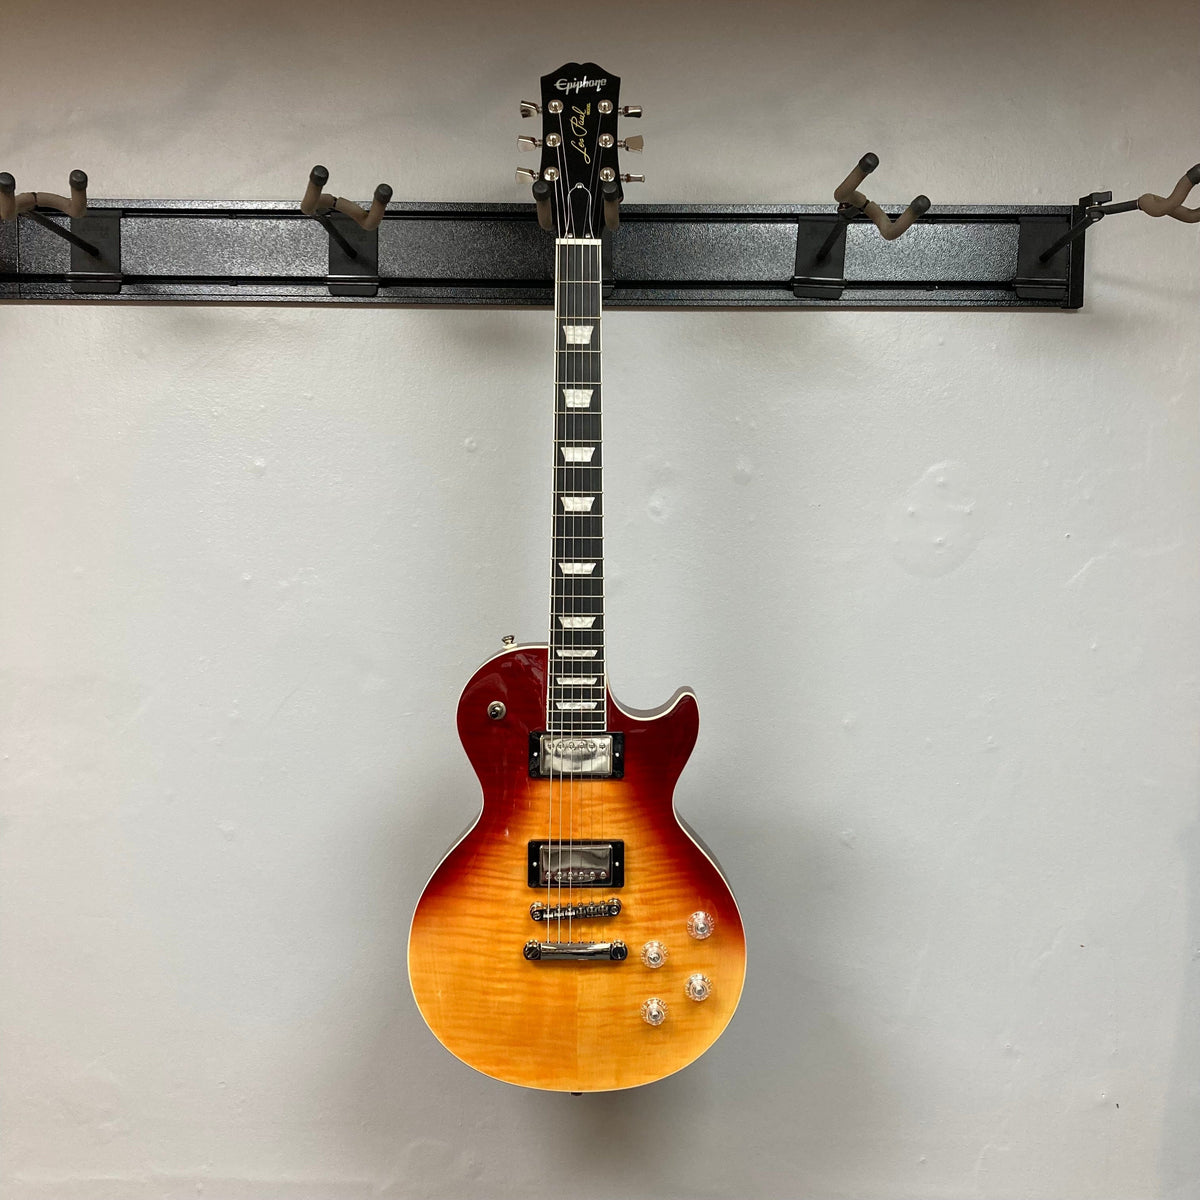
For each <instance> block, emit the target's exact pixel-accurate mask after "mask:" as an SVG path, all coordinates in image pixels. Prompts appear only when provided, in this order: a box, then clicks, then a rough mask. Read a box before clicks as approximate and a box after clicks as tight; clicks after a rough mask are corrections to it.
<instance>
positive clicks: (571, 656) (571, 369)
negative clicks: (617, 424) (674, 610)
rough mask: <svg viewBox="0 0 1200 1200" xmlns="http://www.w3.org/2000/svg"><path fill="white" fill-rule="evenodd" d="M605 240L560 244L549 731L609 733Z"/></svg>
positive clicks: (556, 300) (565, 240)
mask: <svg viewBox="0 0 1200 1200" xmlns="http://www.w3.org/2000/svg"><path fill="white" fill-rule="evenodd" d="M600 288H601V284H600V242H599V240H597V239H591V238H559V239H558V240H557V241H556V243H555V269H554V326H555V339H556V342H555V355H554V364H555V376H554V517H553V540H552V546H551V579H550V671H549V682H548V686H547V692H546V728H547V730H548V731H550V732H552V733H591V732H596V731H600V730H603V729H604V727H605V671H604V503H603V459H602V448H601V413H600V392H601V386H600V379H601V376H600V348H601V346H600Z"/></svg>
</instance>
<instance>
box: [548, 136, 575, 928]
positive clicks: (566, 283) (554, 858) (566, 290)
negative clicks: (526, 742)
mask: <svg viewBox="0 0 1200 1200" xmlns="http://www.w3.org/2000/svg"><path fill="white" fill-rule="evenodd" d="M558 131H559V140H558V153H557V155H556V157H557V159H558V178H557V179H556V180H555V191H556V193H557V195H558V211H559V225H560V228H561V229H562V231H563V236H564V237H570V233H571V219H572V218H571V209H570V205H569V204H568V203H567V190H566V185H567V163H566V157H565V147H566V140H567V139H566V131H565V129H564V128H563V118H562V113H561V112H560V113H559V114H558ZM556 257H557V259H558V263H557V265H558V268H559V272H560V273H561V278H562V284H561V287H562V297H563V299H564V300H565V307H566V309H567V312H566V313H560V315H559V318H558V320H557V322H556V324H555V330H554V350H555V361H554V376H555V389H554V408H555V414H554V425H555V429H554V443H555V446H554V458H555V462H554V466H555V475H554V479H555V482H556V483H557V481H558V478H559V476H558V471H559V469H560V468H559V464H558V456H559V453H560V451H559V445H560V439H559V436H558V400H559V396H561V395H563V386H564V385H563V383H562V381H561V379H560V377H559V375H560V373H559V353H560V352H559V346H560V344H561V345H562V346H563V347H564V350H563V351H562V365H563V368H564V370H563V372H562V377H563V378H565V377H566V369H565V368H566V365H567V360H568V355H567V353H566V350H565V347H566V344H567V343H566V335H565V334H564V333H563V332H562V330H563V326H564V324H565V323H566V322H567V321H568V320H569V311H570V252H569V248H568V247H567V246H566V245H565V244H563V245H559V246H558V247H557V253H556ZM563 461H564V463H565V461H566V458H565V456H564V458H563ZM562 480H563V484H564V486H565V484H566V482H567V472H566V470H565V469H563V473H562ZM553 519H554V522H555V526H557V524H558V513H557V511H556V512H555V513H554V518H553ZM564 528H565V523H564ZM552 531H553V533H554V539H553V542H554V555H553V558H552V560H551V563H550V595H551V604H550V609H551V616H550V629H551V652H550V654H549V655H548V657H547V662H546V680H547V687H546V694H547V708H548V712H549V714H550V717H549V719H548V721H547V726H546V728H547V730H550V731H552V732H551V745H552V746H553V744H554V741H555V740H557V741H558V743H559V770H558V844H557V846H548V847H547V856H546V857H547V862H548V863H553V864H555V866H556V867H557V870H556V871H555V872H554V873H553V874H551V875H549V878H548V879H547V885H548V888H549V885H550V884H551V883H552V882H556V883H557V897H558V910H557V918H558V919H557V924H556V929H555V939H556V940H557V941H559V942H561V941H562V870H563V865H562V817H563V790H564V789H563V783H564V779H563V776H564V774H565V772H564V762H563V759H562V741H563V732H562V725H563V723H562V721H561V720H560V719H559V718H558V716H557V715H555V714H554V703H553V699H552V697H553V695H554V677H555V676H554V667H555V662H554V659H555V655H554V648H553V643H554V640H555V638H556V637H557V638H558V639H559V642H560V644H561V645H562V646H564V647H565V645H566V643H565V641H563V640H562V634H561V632H560V631H559V630H556V629H555V628H554V625H555V619H556V617H555V607H556V606H555V603H554V598H555V597H554V593H555V591H556V590H557V585H558V573H557V570H558V568H557V564H558V563H559V562H562V561H564V559H563V557H562V556H561V550H562V545H561V541H562V539H561V538H560V537H559V536H558V529H557V528H555V527H552ZM564 578H565V576H564ZM559 607H561V597H560V598H559ZM559 624H560V625H561V622H559ZM567 786H568V787H569V786H570V785H569V784H568V785H567ZM550 792H551V801H550V802H551V813H552V814H553V805H554V784H553V782H551V785H550ZM551 837H553V817H552V819H551ZM548 895H549V892H548Z"/></svg>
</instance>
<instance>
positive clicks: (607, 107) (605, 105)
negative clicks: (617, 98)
mask: <svg viewBox="0 0 1200 1200" xmlns="http://www.w3.org/2000/svg"><path fill="white" fill-rule="evenodd" d="M596 108H597V109H599V111H600V112H601V113H603V114H604V115H605V116H607V115H608V114H609V113H610V112H612V101H611V100H601V101H600V103H599V104H597V105H596Z"/></svg>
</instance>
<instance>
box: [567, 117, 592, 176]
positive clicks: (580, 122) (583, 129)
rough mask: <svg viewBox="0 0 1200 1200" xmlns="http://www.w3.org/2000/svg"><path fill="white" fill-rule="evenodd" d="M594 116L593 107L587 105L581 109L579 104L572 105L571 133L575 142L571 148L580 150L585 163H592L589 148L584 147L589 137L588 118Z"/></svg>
mask: <svg viewBox="0 0 1200 1200" xmlns="http://www.w3.org/2000/svg"><path fill="white" fill-rule="evenodd" d="M591 115H592V106H591V105H590V104H585V105H584V106H583V108H580V107H579V105H578V104H572V105H571V133H572V134H573V135H574V139H575V140H574V141H572V142H571V148H572V149H573V150H578V151H579V153H580V154H581V155H582V156H583V161H584V162H585V163H589V164H590V163H591V161H592V156H591V155H590V154H589V153H588V152H587V147H586V146H585V145H584V138H585V137H586V136H587V122H586V118H587V117H590V116H591Z"/></svg>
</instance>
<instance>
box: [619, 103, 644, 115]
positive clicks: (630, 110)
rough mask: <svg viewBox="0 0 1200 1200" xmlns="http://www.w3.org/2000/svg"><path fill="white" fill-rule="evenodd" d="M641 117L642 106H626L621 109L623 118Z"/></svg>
mask: <svg viewBox="0 0 1200 1200" xmlns="http://www.w3.org/2000/svg"><path fill="white" fill-rule="evenodd" d="M641 115H642V106H641V105H640V104H626V105H625V107H624V108H622V109H621V116H623V117H640V116H641Z"/></svg>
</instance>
